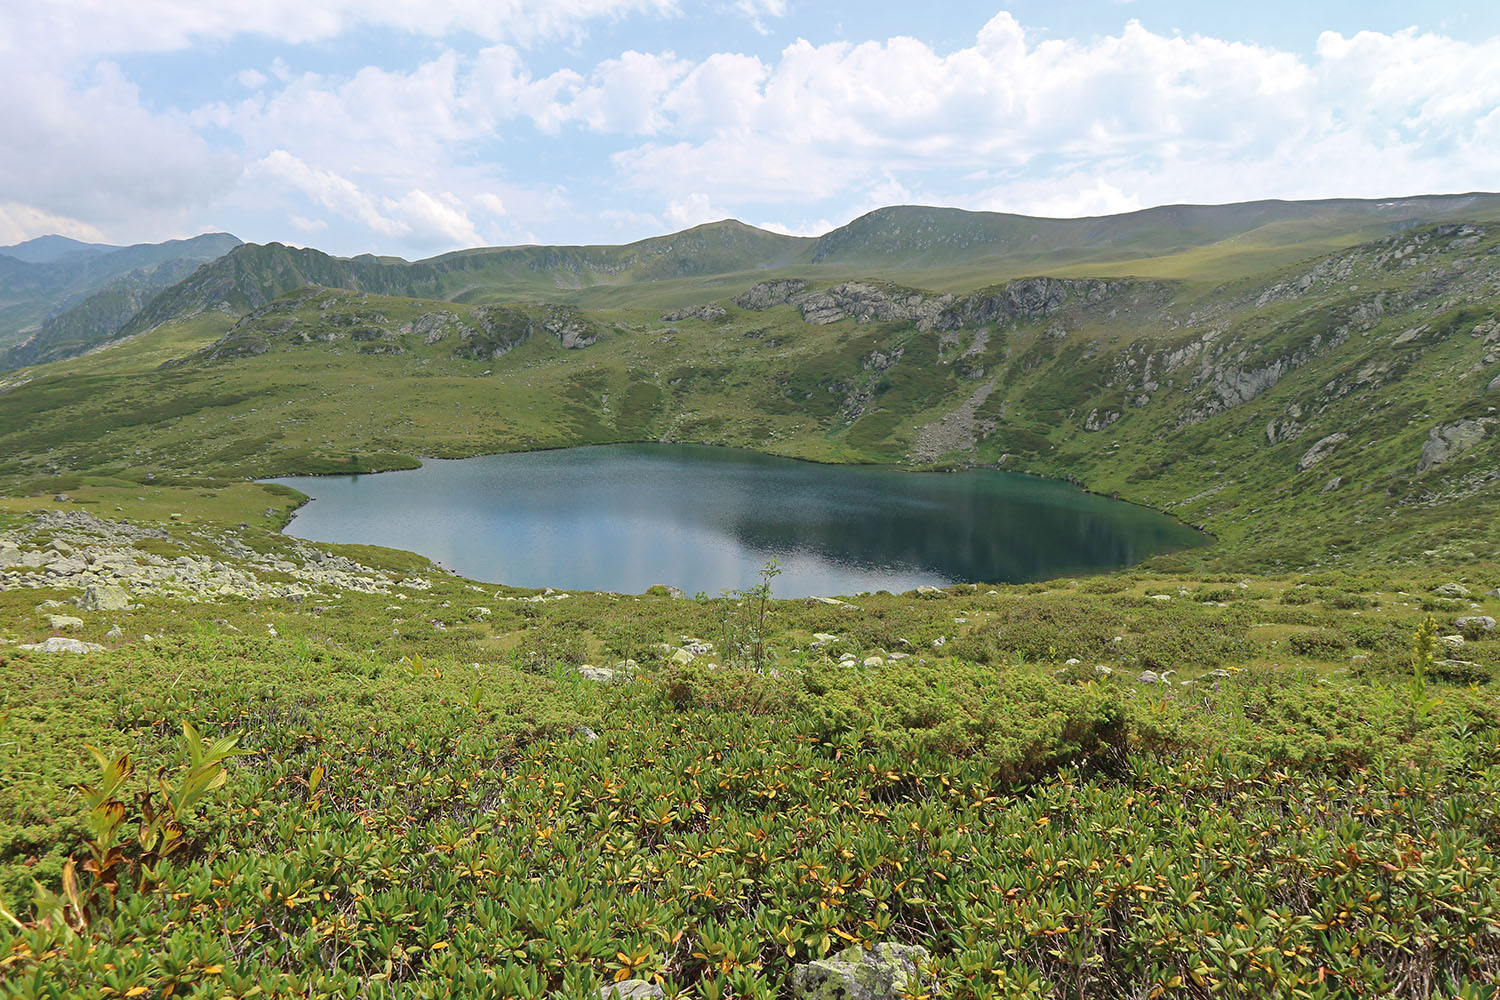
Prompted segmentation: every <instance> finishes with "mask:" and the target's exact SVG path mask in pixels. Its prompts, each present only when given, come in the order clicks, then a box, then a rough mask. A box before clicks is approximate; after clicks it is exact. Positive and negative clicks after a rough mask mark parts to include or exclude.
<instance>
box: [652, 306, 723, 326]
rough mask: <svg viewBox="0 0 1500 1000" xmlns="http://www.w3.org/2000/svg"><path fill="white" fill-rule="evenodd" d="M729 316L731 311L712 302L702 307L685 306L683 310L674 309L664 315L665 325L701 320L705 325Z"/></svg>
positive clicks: (662, 317)
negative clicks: (688, 320) (687, 320)
mask: <svg viewBox="0 0 1500 1000" xmlns="http://www.w3.org/2000/svg"><path fill="white" fill-rule="evenodd" d="M727 315H729V310H728V309H725V308H724V307H723V306H721V305H715V304H714V303H712V302H710V303H708V304H707V305H702V306H683V307H682V308H681V309H673V310H672V311H671V312H666V313H662V316H661V319H662V322H663V323H681V322H682V321H683V320H685V319H701V320H703V322H705V323H711V322H713V321H714V320H716V319H718V318H719V317H720V316H727Z"/></svg>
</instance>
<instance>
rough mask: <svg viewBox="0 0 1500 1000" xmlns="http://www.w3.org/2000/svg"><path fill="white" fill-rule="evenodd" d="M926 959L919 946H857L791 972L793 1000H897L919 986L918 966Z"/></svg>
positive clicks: (923, 951)
mask: <svg viewBox="0 0 1500 1000" xmlns="http://www.w3.org/2000/svg"><path fill="white" fill-rule="evenodd" d="M926 959H927V949H926V948H923V947H921V946H920V945H904V944H886V943H882V944H877V945H876V946H875V947H874V948H871V949H868V950H866V949H865V948H863V947H861V946H860V945H855V946H854V947H852V948H845V949H844V950H843V951H841V952H839V953H838V954H837V955H833V956H831V957H829V958H824V959H819V960H817V961H813V962H808V963H807V964H805V965H799V966H797V967H796V968H795V969H793V970H792V979H791V995H792V996H793V997H794V998H796V1000H896V998H897V997H900V996H902V995H903V994H905V993H907V992H909V991H910V990H911V988H912V987H915V986H917V985H919V984H918V981H917V979H918V968H917V967H918V965H919V963H921V962H924V961H926Z"/></svg>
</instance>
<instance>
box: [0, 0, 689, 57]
mask: <svg viewBox="0 0 1500 1000" xmlns="http://www.w3.org/2000/svg"><path fill="white" fill-rule="evenodd" d="M676 12H677V2H676V0H431V2H417V0H317V2H315V3H308V2H307V0H212V2H209V0H130V2H129V3H121V2H117V0H46V2H44V3H21V4H17V5H15V7H14V9H13V10H11V11H9V12H7V14H6V15H5V16H6V18H7V20H9V21H10V27H11V28H12V33H13V35H14V37H16V38H48V39H52V40H53V41H54V43H55V44H56V45H57V46H58V47H59V49H63V50H66V51H68V52H71V53H80V54H88V53H96V54H97V53H125V52H167V51H175V50H181V49H186V48H190V47H192V46H193V45H196V44H200V43H205V42H215V41H222V40H224V39H229V38H234V37H237V36H242V35H252V36H260V37H263V38H268V39H273V40H275V41H279V42H288V43H293V44H303V43H308V42H317V41H324V40H327V39H330V38H336V37H338V36H340V35H343V34H345V33H347V32H349V31H352V30H353V29H356V28H360V27H377V28H391V29H395V30H397V31H402V32H406V33H410V34H413V35H424V36H428V37H433V38H442V37H448V36H452V35H455V34H460V33H467V34H473V35H476V36H478V37H480V38H484V39H489V40H494V41H498V40H506V41H513V42H517V43H520V44H527V45H529V44H534V43H537V42H539V41H543V40H546V39H552V38H577V37H579V36H580V35H581V33H582V31H583V29H584V27H585V26H586V25H587V24H588V23H590V22H593V21H613V20H619V19H621V18H624V17H628V16H631V15H650V16H656V17H666V16H671V15H673V14H675V13H676Z"/></svg>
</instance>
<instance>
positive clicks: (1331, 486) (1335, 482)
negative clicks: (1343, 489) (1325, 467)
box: [1318, 476, 1344, 493]
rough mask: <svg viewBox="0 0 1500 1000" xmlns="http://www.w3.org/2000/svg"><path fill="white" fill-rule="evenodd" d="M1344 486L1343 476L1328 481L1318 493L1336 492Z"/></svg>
mask: <svg viewBox="0 0 1500 1000" xmlns="http://www.w3.org/2000/svg"><path fill="white" fill-rule="evenodd" d="M1343 485H1344V477H1343V476H1334V477H1333V478H1332V479H1330V480H1328V482H1326V483H1324V484H1323V488H1322V489H1321V490H1319V491H1318V492H1319V493H1332V492H1333V491H1334V490H1336V489H1338V488H1339V487H1340V486H1343Z"/></svg>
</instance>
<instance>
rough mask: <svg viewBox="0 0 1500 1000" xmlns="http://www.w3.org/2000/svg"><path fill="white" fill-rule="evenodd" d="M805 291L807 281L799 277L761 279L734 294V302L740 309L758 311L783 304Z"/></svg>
mask: <svg viewBox="0 0 1500 1000" xmlns="http://www.w3.org/2000/svg"><path fill="white" fill-rule="evenodd" d="M805 291H807V282H805V281H803V280H802V279H801V278H781V279H778V280H776V281H762V282H760V283H759V284H756V285H752V286H750V288H749V289H748V290H747V291H745V292H744V293H742V294H740V295H737V296H735V299H734V304H735V305H737V306H739V307H740V308H741V309H751V310H754V311H756V312H759V311H760V310H762V309H770V308H772V307H773V306H784V305H786V304H787V303H788V302H790V301H792V296H794V295H800V294H801V293H802V292H805Z"/></svg>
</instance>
